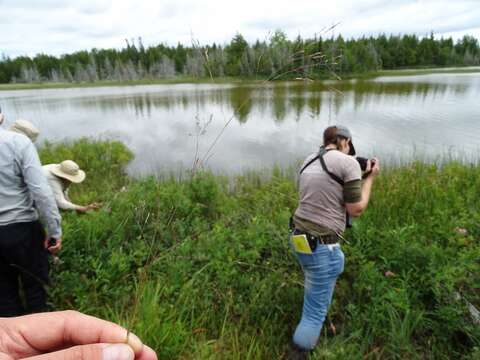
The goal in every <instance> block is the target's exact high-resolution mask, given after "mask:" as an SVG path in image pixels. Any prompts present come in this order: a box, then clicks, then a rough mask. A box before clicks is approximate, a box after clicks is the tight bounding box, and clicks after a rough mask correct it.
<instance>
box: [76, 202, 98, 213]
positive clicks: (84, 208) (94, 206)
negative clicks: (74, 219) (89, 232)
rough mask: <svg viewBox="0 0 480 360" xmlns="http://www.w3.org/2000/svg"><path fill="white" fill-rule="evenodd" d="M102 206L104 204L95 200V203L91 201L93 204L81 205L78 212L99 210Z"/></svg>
mask: <svg viewBox="0 0 480 360" xmlns="http://www.w3.org/2000/svg"><path fill="white" fill-rule="evenodd" d="M101 206H102V204H100V203H95V202H94V203H91V204H88V205H85V206H81V207H79V208H77V212H79V213H82V214H85V213H87V212H89V211H90V210H98V209H100V207H101Z"/></svg>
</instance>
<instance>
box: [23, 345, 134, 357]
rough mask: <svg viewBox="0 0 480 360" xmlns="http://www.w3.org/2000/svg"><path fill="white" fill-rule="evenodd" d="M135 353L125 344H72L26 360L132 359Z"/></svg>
mask: <svg viewBox="0 0 480 360" xmlns="http://www.w3.org/2000/svg"><path fill="white" fill-rule="evenodd" d="M134 358H135V354H134V353H133V350H132V348H131V347H130V346H128V345H127V344H113V345H110V344H93V345H80V346H74V347H71V348H68V349H65V350H61V351H55V352H51V353H48V354H43V355H37V356H32V357H29V358H26V359H28V360H134Z"/></svg>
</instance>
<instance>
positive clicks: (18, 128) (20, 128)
mask: <svg viewBox="0 0 480 360" xmlns="http://www.w3.org/2000/svg"><path fill="white" fill-rule="evenodd" d="M9 130H10V131H15V132H17V133H20V134H23V135H25V136H27V137H29V138H30V140H32V142H35V140H37V137H38V134H39V133H40V131H38V129H37V128H36V127H35V126H33V124H32V123H31V122H30V121H28V120H23V119H18V120H17V121H15V122H14V123H13V124H12V126H10V129H9Z"/></svg>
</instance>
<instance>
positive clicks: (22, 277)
mask: <svg viewBox="0 0 480 360" xmlns="http://www.w3.org/2000/svg"><path fill="white" fill-rule="evenodd" d="M44 240H45V232H44V230H43V227H42V225H41V224H40V222H38V221H34V222H26V223H15V224H10V225H6V226H0V317H7V316H18V315H23V314H25V313H34V312H41V311H46V310H47V303H46V297H47V294H46V291H45V286H46V285H47V284H48V282H49V279H48V268H49V265H48V252H47V250H46V249H45V247H44ZM20 287H22V289H23V294H24V299H25V307H24V305H23V304H22V300H21V297H20V291H21V290H20Z"/></svg>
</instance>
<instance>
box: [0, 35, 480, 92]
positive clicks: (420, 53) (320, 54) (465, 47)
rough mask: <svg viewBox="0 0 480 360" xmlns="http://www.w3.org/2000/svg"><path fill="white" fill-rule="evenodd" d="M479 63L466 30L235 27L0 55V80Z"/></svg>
mask: <svg viewBox="0 0 480 360" xmlns="http://www.w3.org/2000/svg"><path fill="white" fill-rule="evenodd" d="M479 64H480V50H479V43H478V40H477V39H476V38H475V37H472V36H464V37H463V38H462V39H460V40H458V41H453V40H452V39H451V38H446V39H444V38H442V39H435V38H434V36H433V34H430V36H427V37H421V38H420V37H418V36H416V35H403V36H393V35H391V36H386V35H379V36H377V37H362V38H359V39H349V40H345V39H344V38H343V37H342V36H337V37H335V38H334V37H330V38H322V37H315V38H312V39H302V38H301V37H300V36H298V37H297V38H296V39H294V40H290V39H288V38H287V37H286V35H285V33H284V32H282V31H280V30H277V31H276V32H275V33H274V34H273V35H272V36H271V37H270V38H269V39H268V40H266V41H258V40H257V41H256V42H255V43H253V44H249V43H248V42H247V41H246V40H245V38H244V37H243V36H242V35H241V34H236V35H235V36H234V37H233V38H232V40H231V41H230V42H229V43H228V44H226V45H224V46H220V45H218V44H212V45H207V46H204V45H200V44H195V41H193V42H192V45H191V46H184V45H182V44H178V45H177V46H166V45H163V44H160V45H156V46H149V47H145V46H144V45H143V43H142V39H141V38H138V39H135V40H126V47H125V48H123V49H121V50H116V49H102V50H100V49H93V50H91V51H78V52H75V53H72V54H66V55H62V56H59V57H55V56H51V55H46V54H38V55H36V56H35V57H33V58H30V57H27V56H19V57H16V58H9V57H6V56H2V58H1V59H0V83H33V82H95V81H101V80H112V81H135V80H144V79H145V80H148V79H151V80H155V79H168V78H174V77H177V76H182V77H196V78H205V77H224V76H233V77H250V78H251V77H259V78H267V79H268V78H270V79H288V78H293V77H308V78H312V79H316V78H325V77H330V76H332V75H334V74H336V75H338V76H340V77H341V76H344V75H349V74H361V73H366V72H374V71H377V70H384V69H401V68H415V67H441V66H469V65H470V66H471V65H479Z"/></svg>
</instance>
